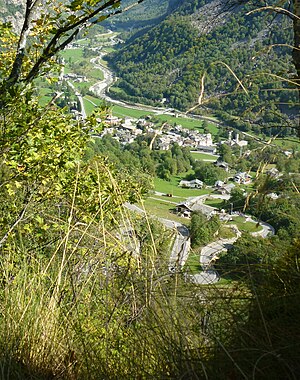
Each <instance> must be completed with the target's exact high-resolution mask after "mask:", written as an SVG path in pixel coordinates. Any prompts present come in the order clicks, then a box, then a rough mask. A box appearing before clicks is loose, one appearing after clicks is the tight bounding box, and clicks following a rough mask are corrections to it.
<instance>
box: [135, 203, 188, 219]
mask: <svg viewBox="0 0 300 380" xmlns="http://www.w3.org/2000/svg"><path fill="white" fill-rule="evenodd" d="M139 206H140V207H141V206H143V207H144V208H145V210H146V211H147V212H148V213H149V214H150V215H154V216H157V217H159V218H164V219H169V220H173V221H174V222H179V223H184V224H185V225H188V224H189V222H190V221H189V220H188V219H185V218H180V217H179V216H177V215H176V214H175V213H174V212H173V211H174V209H175V204H172V203H169V202H168V201H167V200H166V199H165V200H164V199H162V198H161V197H149V198H147V199H145V200H144V201H143V205H141V204H140V205H139Z"/></svg>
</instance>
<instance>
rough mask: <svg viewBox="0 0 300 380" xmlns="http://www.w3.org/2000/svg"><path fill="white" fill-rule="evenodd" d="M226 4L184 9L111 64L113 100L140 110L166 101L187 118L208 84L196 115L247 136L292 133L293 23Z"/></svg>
mask: <svg viewBox="0 0 300 380" xmlns="http://www.w3.org/2000/svg"><path fill="white" fill-rule="evenodd" d="M226 4H227V3H226ZM226 4H225V3H222V2H216V1H213V2H211V1H208V2H206V3H205V2H199V1H185V2H183V4H182V5H181V6H179V7H178V8H177V9H176V11H175V12H173V13H172V14H170V15H169V17H167V18H166V19H165V20H164V21H162V22H161V23H160V24H159V25H158V26H156V27H153V28H152V29H150V30H149V31H147V32H145V33H144V34H143V35H142V36H140V37H138V38H136V39H133V40H132V39H130V40H129V43H128V45H126V47H124V48H121V49H120V51H118V52H116V53H115V54H112V55H111V56H110V57H109V58H108V59H109V63H110V64H111V66H112V67H113V69H114V70H116V72H117V75H118V77H120V79H119V81H118V82H117V85H116V86H114V87H112V88H111V89H110V92H111V94H112V95H113V96H114V97H118V98H121V99H126V100H130V101H137V102H140V103H143V102H146V103H147V102H148V103H151V104H160V102H161V101H162V100H163V99H164V101H166V103H167V105H168V106H170V107H174V108H175V109H179V110H184V111H186V110H188V109H190V108H191V107H193V106H194V105H195V104H196V103H197V99H198V97H199V93H200V88H201V86H200V83H201V78H203V79H204V82H203V84H204V98H203V99H204V100H203V103H202V107H200V108H198V112H207V109H209V110H210V112H211V111H213V112H215V113H216V114H217V115H220V116H221V117H222V118H226V120H227V121H228V122H231V123H233V126H234V127H235V128H240V129H242V130H246V131H249V130H251V129H254V130H255V131H257V129H258V128H257V127H258V126H259V128H260V130H263V131H264V132H265V133H267V134H269V133H271V134H276V133H279V132H281V133H283V134H290V133H294V132H295V130H293V129H291V128H289V127H295V123H296V121H295V117H296V115H297V109H296V107H295V104H296V103H297V90H296V89H295V86H294V90H293V87H292V86H290V84H289V83H288V79H289V78H290V79H292V78H293V75H294V73H295V69H294V66H293V63H292V60H291V48H290V47H289V46H288V45H292V39H293V37H292V23H291V21H290V20H289V19H288V18H287V17H285V16H282V15H277V16H274V14H265V13H263V12H258V13H251V14H248V12H250V11H251V10H252V9H253V6H251V4H250V3H249V4H248V5H244V6H239V7H233V8H230V9H227V8H226V7H227V5H226ZM237 78H239V80H240V81H241V82H242V83H243V86H244V87H243V88H242V86H240V85H239V83H238V80H237ZM284 78H286V79H284ZM193 112H197V109H195V110H194V111H193ZM282 127H284V128H282Z"/></svg>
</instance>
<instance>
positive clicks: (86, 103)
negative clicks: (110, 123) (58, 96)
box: [83, 97, 95, 115]
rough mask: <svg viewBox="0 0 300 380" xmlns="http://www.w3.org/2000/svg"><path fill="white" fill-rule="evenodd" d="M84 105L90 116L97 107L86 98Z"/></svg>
mask: <svg viewBox="0 0 300 380" xmlns="http://www.w3.org/2000/svg"><path fill="white" fill-rule="evenodd" d="M83 104H84V109H85V112H86V114H87V115H90V114H91V113H92V112H93V110H94V108H95V106H94V105H93V104H92V103H91V102H89V101H88V100H87V99H85V97H84V98H83Z"/></svg>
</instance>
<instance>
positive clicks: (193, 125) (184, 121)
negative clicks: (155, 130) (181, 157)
mask: <svg viewBox="0 0 300 380" xmlns="http://www.w3.org/2000/svg"><path fill="white" fill-rule="evenodd" d="M155 117H156V118H157V119H160V120H161V122H168V123H169V124H172V125H173V124H177V125H182V127H183V128H187V129H195V130H197V131H198V132H200V133H203V132H204V130H203V126H202V123H203V121H202V120H198V119H192V118H189V117H183V116H178V117H176V116H172V115H165V114H162V115H155ZM208 129H209V131H210V133H211V134H212V135H213V136H215V135H216V134H217V133H218V131H219V129H218V127H217V125H216V124H213V123H211V122H208Z"/></svg>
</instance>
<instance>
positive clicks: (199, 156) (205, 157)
mask: <svg viewBox="0 0 300 380" xmlns="http://www.w3.org/2000/svg"><path fill="white" fill-rule="evenodd" d="M191 155H192V157H193V158H194V159H195V160H199V161H201V160H212V161H217V159H218V157H219V156H217V155H212V154H206V153H202V152H191Z"/></svg>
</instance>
